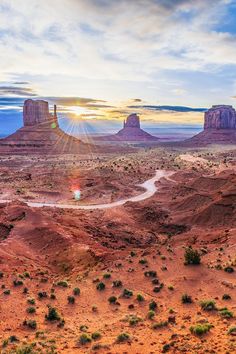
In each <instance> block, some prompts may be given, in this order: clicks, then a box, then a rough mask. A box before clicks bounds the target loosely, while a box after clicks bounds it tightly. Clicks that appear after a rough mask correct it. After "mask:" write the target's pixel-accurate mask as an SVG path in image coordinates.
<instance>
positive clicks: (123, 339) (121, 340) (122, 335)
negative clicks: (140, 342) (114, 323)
mask: <svg viewBox="0 0 236 354" xmlns="http://www.w3.org/2000/svg"><path fill="white" fill-rule="evenodd" d="M129 340H130V335H129V334H128V333H120V334H119V335H118V336H117V339H116V341H117V343H124V342H127V341H129Z"/></svg>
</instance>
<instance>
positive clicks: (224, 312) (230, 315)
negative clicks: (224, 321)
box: [219, 307, 234, 318]
mask: <svg viewBox="0 0 236 354" xmlns="http://www.w3.org/2000/svg"><path fill="white" fill-rule="evenodd" d="M219 314H220V316H221V317H223V318H233V317H234V314H233V312H231V311H229V310H228V309H227V307H225V308H223V309H220V310H219Z"/></svg>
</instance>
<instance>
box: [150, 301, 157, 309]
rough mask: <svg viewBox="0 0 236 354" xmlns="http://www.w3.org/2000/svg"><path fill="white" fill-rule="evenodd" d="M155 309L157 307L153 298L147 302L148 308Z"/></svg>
mask: <svg viewBox="0 0 236 354" xmlns="http://www.w3.org/2000/svg"><path fill="white" fill-rule="evenodd" d="M156 309H157V303H156V301H154V300H153V301H151V302H150V303H149V310H152V311H155V310H156Z"/></svg>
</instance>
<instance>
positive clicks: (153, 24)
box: [0, 0, 236, 135]
mask: <svg viewBox="0 0 236 354" xmlns="http://www.w3.org/2000/svg"><path fill="white" fill-rule="evenodd" d="M0 53H1V55H0V135H2V134H3V135H4V134H9V133H11V132H13V131H14V130H15V129H17V128H19V127H20V126H21V125H22V105H23V102H24V100H25V99H27V98H37V99H38V98H43V99H46V100H48V101H49V103H50V104H53V103H56V104H57V105H58V111H59V116H60V122H61V123H60V124H61V125H62V126H63V127H64V128H65V129H68V126H69V124H73V126H75V127H77V128H78V129H77V128H76V129H77V130H76V131H79V130H80V129H81V127H84V126H86V127H88V128H89V129H90V131H93V130H94V131H106V130H107V131H111V130H112V129H113V130H116V129H118V128H119V127H121V125H122V120H123V119H124V118H125V117H126V116H127V115H128V114H129V113H132V112H137V113H138V114H139V115H140V117H141V120H142V124H143V126H144V127H146V128H149V129H157V130H158V128H161V127H163V126H164V127H165V128H166V127H167V128H168V127H171V129H172V128H173V127H175V126H176V128H177V127H180V126H181V127H185V128H186V129H194V128H196V129H201V126H202V123H203V115H204V114H203V110H202V109H207V108H209V107H211V106H212V105H213V104H231V105H236V103H235V100H236V70H235V69H236V0H214V1H213V0H119V1H117V0H50V1H48V0H40V1H39V0H24V1H19V0H0ZM166 106H168V107H166ZM179 106H183V107H192V108H196V111H192V110H188V109H184V110H181V109H179V108H178V107H179Z"/></svg>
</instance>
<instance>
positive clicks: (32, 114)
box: [23, 99, 58, 127]
mask: <svg viewBox="0 0 236 354" xmlns="http://www.w3.org/2000/svg"><path fill="white" fill-rule="evenodd" d="M23 121H24V126H25V127H26V126H33V125H39V124H51V123H55V124H56V125H58V121H57V112H56V105H54V113H53V114H51V113H50V112H49V105H48V102H46V101H43V100H31V99H29V100H26V101H25V102H24V107H23Z"/></svg>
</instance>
